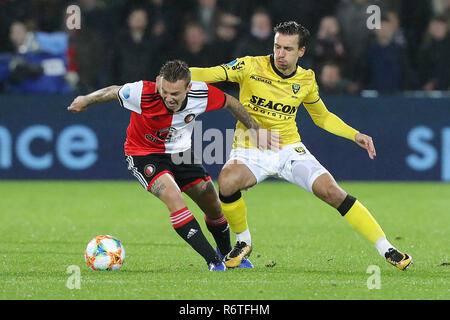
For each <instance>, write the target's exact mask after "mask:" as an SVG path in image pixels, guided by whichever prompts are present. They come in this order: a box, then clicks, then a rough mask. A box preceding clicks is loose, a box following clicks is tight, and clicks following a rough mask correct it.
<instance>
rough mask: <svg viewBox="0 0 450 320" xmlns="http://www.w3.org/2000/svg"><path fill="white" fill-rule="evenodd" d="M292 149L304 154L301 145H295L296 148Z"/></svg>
mask: <svg viewBox="0 0 450 320" xmlns="http://www.w3.org/2000/svg"><path fill="white" fill-rule="evenodd" d="M294 150H295V151H297V152H298V153H299V154H305V153H306V151H305V149H304V148H303V147H297V148H294Z"/></svg>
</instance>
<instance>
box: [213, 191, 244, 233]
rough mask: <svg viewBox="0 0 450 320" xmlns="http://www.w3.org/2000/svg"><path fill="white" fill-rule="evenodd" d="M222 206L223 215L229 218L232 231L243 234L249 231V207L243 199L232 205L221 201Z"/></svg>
mask: <svg viewBox="0 0 450 320" xmlns="http://www.w3.org/2000/svg"><path fill="white" fill-rule="evenodd" d="M220 204H221V205H222V210H223V214H224V215H225V218H227V221H228V224H229V225H230V228H231V231H233V232H234V233H241V232H243V231H245V230H247V229H248V225H247V206H246V205H245V202H244V199H243V198H242V197H240V198H239V199H238V200H236V201H234V202H231V203H225V202H223V201H220Z"/></svg>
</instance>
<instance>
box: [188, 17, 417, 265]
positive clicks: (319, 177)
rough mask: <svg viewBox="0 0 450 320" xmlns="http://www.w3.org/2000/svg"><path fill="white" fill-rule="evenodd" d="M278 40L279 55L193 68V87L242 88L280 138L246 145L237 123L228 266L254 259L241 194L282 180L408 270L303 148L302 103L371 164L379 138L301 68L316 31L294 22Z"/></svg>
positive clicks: (279, 31)
mask: <svg viewBox="0 0 450 320" xmlns="http://www.w3.org/2000/svg"><path fill="white" fill-rule="evenodd" d="M274 32H275V38H274V51H273V55H267V56H256V57H244V58H238V59H236V60H234V61H232V62H230V63H227V64H223V65H220V66H216V67H210V68H190V70H191V74H192V79H193V80H198V81H204V82H207V83H213V82H220V81H232V82H237V83H239V86H240V95H239V100H240V102H241V103H242V104H243V105H244V106H245V107H246V109H247V111H248V113H249V114H250V115H251V116H252V118H253V119H254V120H255V121H256V122H257V123H258V125H259V126H260V127H261V128H265V129H268V130H269V132H270V131H272V132H277V133H278V135H279V137H280V149H279V150H273V149H272V150H271V149H265V150H261V149H258V148H257V147H256V146H255V145H254V144H253V143H252V140H251V139H247V138H246V134H245V127H244V126H243V124H242V123H240V122H237V125H236V132H235V136H234V145H233V149H232V151H231V153H230V158H229V160H228V161H227V163H226V164H225V165H224V167H223V169H222V171H221V172H220V175H219V181H218V182H219V197H220V200H221V204H222V209H223V212H224V214H225V217H226V218H227V220H228V223H229V225H230V228H231V230H232V231H233V232H234V233H235V234H236V244H235V246H234V248H233V249H232V250H231V251H230V253H228V255H227V256H226V257H225V264H226V265H227V267H230V268H233V267H236V266H238V265H239V264H240V263H241V261H242V260H243V259H247V257H248V256H249V255H250V253H251V251H252V243H251V235H250V231H249V228H248V224H247V207H246V205H245V202H244V199H243V198H242V195H241V190H246V189H249V188H251V187H253V186H255V185H256V184H258V183H260V182H262V181H263V180H264V179H266V178H267V177H269V176H277V177H279V178H282V179H285V180H287V181H289V182H291V183H294V184H296V185H298V186H300V187H301V188H303V189H305V190H307V191H309V192H312V193H313V194H314V195H316V196H317V197H318V198H319V199H321V200H323V201H325V202H326V203H328V204H329V205H331V206H333V207H334V208H336V209H337V210H338V211H339V213H340V214H341V215H342V216H343V217H344V218H345V219H346V220H347V221H348V223H349V224H350V225H351V226H352V227H353V228H354V229H356V230H357V231H359V232H360V233H361V234H362V235H363V236H364V237H366V238H367V239H368V240H369V241H370V242H371V243H372V244H373V245H374V246H375V247H376V249H377V250H378V252H379V254H380V255H381V256H382V257H383V258H385V259H386V260H387V261H388V262H389V263H391V264H392V265H394V266H396V267H397V268H399V269H400V270H405V269H406V268H407V267H408V266H409V265H410V264H411V262H412V259H411V256H409V255H408V254H406V253H402V252H400V251H399V250H398V249H397V248H395V247H394V246H393V245H392V244H391V243H390V242H389V241H388V240H387V238H386V236H385V234H384V232H383V230H382V229H381V227H380V226H379V225H378V223H377V222H376V220H375V219H374V218H373V216H372V215H371V214H370V212H369V210H368V209H367V208H365V207H364V206H363V205H362V204H361V203H360V202H359V201H358V200H357V199H356V198H354V197H352V196H351V195H349V194H347V193H346V192H345V191H344V190H343V189H342V188H341V187H340V186H339V185H338V184H337V183H336V181H335V180H334V178H333V177H332V175H331V174H330V173H329V172H328V171H327V170H326V169H325V168H324V167H323V166H322V165H321V164H320V163H319V162H318V161H317V159H316V158H315V157H314V156H313V155H312V154H311V153H310V152H309V151H308V149H307V148H306V146H305V145H304V144H303V143H302V142H301V139H300V135H299V133H298V129H297V125H296V121H295V117H296V114H297V110H298V108H299V107H300V106H301V104H302V103H303V106H304V107H305V108H306V110H307V111H308V113H309V114H310V116H311V118H312V119H313V121H314V123H315V124H316V125H317V126H319V127H321V128H322V129H324V130H327V131H329V132H331V133H333V134H335V135H338V136H341V137H344V138H347V139H349V140H351V141H354V142H355V143H357V144H358V145H359V146H360V147H362V148H364V149H366V150H367V152H368V155H369V157H370V159H374V157H375V156H376V151H375V147H374V145H373V141H372V138H371V137H370V136H368V135H365V134H363V133H361V132H359V131H357V130H355V129H353V128H352V127H350V126H349V125H347V124H346V123H344V122H343V121H342V120H341V119H340V118H338V117H337V116H336V115H335V114H333V113H331V112H330V111H328V110H327V108H326V106H325V104H324V103H323V101H322V100H321V98H320V96H319V91H318V86H317V83H316V80H315V75H314V72H313V71H312V70H305V69H303V68H301V67H300V66H297V60H298V59H299V58H301V57H302V56H303V55H304V54H305V50H306V46H307V43H308V40H309V37H310V34H309V31H308V30H307V29H306V28H304V27H303V26H302V25H300V24H298V23H297V22H294V21H289V22H283V23H280V24H279V25H277V26H276V27H275V28H274Z"/></svg>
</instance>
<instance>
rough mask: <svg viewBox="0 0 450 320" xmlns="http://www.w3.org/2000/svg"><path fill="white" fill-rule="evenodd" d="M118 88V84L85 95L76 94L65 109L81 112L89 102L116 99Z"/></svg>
mask: <svg viewBox="0 0 450 320" xmlns="http://www.w3.org/2000/svg"><path fill="white" fill-rule="evenodd" d="M119 89H120V86H109V87H106V88H103V89H100V90H97V91H94V92H92V93H90V94H88V95H85V96H78V97H76V98H75V99H74V100H73V101H72V103H71V105H70V106H68V107H67V110H68V111H72V112H74V113H77V112H83V111H86V109H87V107H88V106H89V105H91V104H94V103H104V102H109V101H113V100H116V99H117V92H118V91H119Z"/></svg>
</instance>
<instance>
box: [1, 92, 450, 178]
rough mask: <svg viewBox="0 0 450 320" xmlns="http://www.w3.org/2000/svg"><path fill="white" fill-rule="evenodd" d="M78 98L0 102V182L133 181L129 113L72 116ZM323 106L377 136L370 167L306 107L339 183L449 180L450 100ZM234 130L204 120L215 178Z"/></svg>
mask: <svg viewBox="0 0 450 320" xmlns="http://www.w3.org/2000/svg"><path fill="white" fill-rule="evenodd" d="M73 98H74V97H73V96H71V95H0V179H2V180H5V179H19V180H22V179H67V180H82V179H89V180H104V179H106V180H116V179H134V177H133V176H132V175H131V174H130V173H129V172H128V170H127V166H126V162H125V158H124V153H123V143H124V141H125V135H126V128H127V125H128V120H129V116H130V115H129V111H128V110H125V109H122V108H121V107H120V105H119V103H118V102H111V103H108V104H103V105H100V104H99V105H93V106H91V107H90V108H89V109H88V111H87V112H85V113H81V114H72V113H70V112H68V111H67V110H66V107H67V106H68V105H69V104H70V102H71V101H72V99H73ZM323 100H324V102H325V104H326V105H327V107H328V109H329V110H330V111H331V112H334V113H335V114H336V115H338V116H339V117H340V118H341V119H343V120H344V121H345V122H347V123H348V124H349V125H351V126H353V127H354V128H356V129H358V130H360V131H361V132H363V133H366V134H368V135H370V136H372V137H373V140H374V143H375V147H376V150H377V157H376V159H375V160H370V159H369V157H368V155H367V152H366V151H364V150H363V149H361V148H360V147H358V146H357V145H356V144H355V143H353V142H351V141H349V140H346V139H344V138H340V137H337V136H334V135H332V134H330V133H328V132H326V131H324V130H322V129H320V128H318V127H316V126H315V125H314V123H313V122H312V120H311V118H310V117H309V115H308V113H307V112H306V110H305V109H304V108H299V111H298V114H297V126H298V128H299V131H300V135H301V137H302V140H303V142H304V143H305V145H306V146H307V148H308V149H309V150H310V151H311V152H312V153H313V154H314V155H315V156H316V158H317V159H318V160H319V161H320V162H321V163H322V164H323V165H324V166H325V167H326V168H327V169H328V170H329V171H330V172H331V173H332V174H333V175H334V176H335V178H336V179H337V180H376V181H395V180H398V181H408V180H409V181H447V182H448V181H450V98H441V99H431V98H404V97H396V96H389V97H378V98H361V97H338V96H329V97H323ZM234 124H235V121H234V118H233V117H232V116H231V114H230V113H229V112H227V111H225V110H221V111H214V112H210V113H207V114H204V115H202V116H200V117H199V119H198V120H197V124H196V129H195V130H194V134H193V138H194V142H193V146H194V149H195V151H196V152H197V153H199V152H200V153H201V155H202V158H203V159H204V164H205V167H206V168H207V170H208V171H209V172H210V174H211V176H212V177H213V178H214V179H215V178H217V176H218V173H219V171H220V168H221V167H222V165H223V163H224V161H225V160H226V157H227V155H228V152H229V150H230V147H231V143H232V129H233V128H234ZM211 159H212V160H214V161H211Z"/></svg>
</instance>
